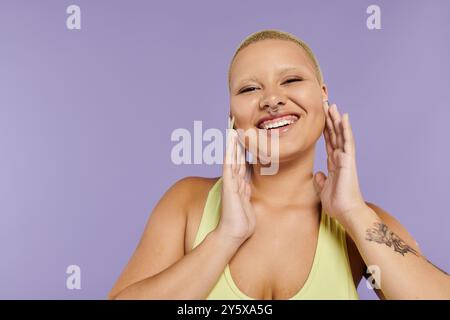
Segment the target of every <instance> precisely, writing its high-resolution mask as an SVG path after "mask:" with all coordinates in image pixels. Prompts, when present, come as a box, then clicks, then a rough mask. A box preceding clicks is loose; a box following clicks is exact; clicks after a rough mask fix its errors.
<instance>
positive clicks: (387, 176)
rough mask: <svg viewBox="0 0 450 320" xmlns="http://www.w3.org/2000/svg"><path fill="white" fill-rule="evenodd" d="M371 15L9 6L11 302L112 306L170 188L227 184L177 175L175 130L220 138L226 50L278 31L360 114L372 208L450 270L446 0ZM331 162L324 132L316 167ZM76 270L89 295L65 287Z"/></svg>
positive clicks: (0, 151)
mask: <svg viewBox="0 0 450 320" xmlns="http://www.w3.org/2000/svg"><path fill="white" fill-rule="evenodd" d="M72 4H76V5H77V6H78V7H79V8H80V10H81V25H80V26H81V29H73V30H70V29H68V28H67V25H66V20H67V18H68V17H69V14H68V13H66V10H67V8H68V7H69V6H70V5H72ZM372 4H374V3H373V1H362V0H352V1H350V0H348V1H298V0H295V1H276V2H274V1H262V0H257V1H254V0H251V1H244V2H243V1H206V0H202V1H199V0H197V1H194V0H193V1H158V2H157V1H106V0H104V1H100V0H98V1H82V0H77V1H62V0H54V1H31V0H30V1H17V0H14V1H12V0H11V1H5V0H2V1H1V2H0V40H1V50H0V219H1V220H0V252H1V253H2V256H1V259H0V298H3V299H12V298H18V299H31V298H36V299H47V298H54V299H104V298H106V296H107V293H108V292H109V290H110V289H111V287H112V285H113V284H114V282H115V281H116V279H117V277H118V276H119V274H120V272H121V271H122V270H123V267H124V266H125V264H126V263H127V261H128V259H129V258H130V255H131V254H132V252H133V251H134V249H135V247H136V245H137V243H138V241H139V239H140V236H141V234H142V231H143V230H144V226H145V223H146V221H147V219H148V217H149V214H150V213H151V211H152V209H153V207H154V206H155V204H156V202H157V201H158V200H159V198H160V197H161V196H162V194H163V193H164V192H165V191H166V190H167V188H168V187H169V186H170V185H172V184H173V183H174V182H175V181H176V180H178V179H180V178H182V177H185V176H192V175H199V176H209V177H214V176H218V175H220V173H221V166H220V165H205V164H200V165H180V166H177V165H175V164H174V163H173V162H172V160H171V157H170V154H171V150H172V148H173V146H174V145H175V144H176V143H175V142H172V141H171V139H170V137H171V133H172V132H173V131H174V130H175V129H177V128H186V129H188V130H189V131H190V132H193V124H194V121H195V120H201V121H202V123H203V129H204V130H205V129H208V128H219V129H221V130H225V128H226V125H227V114H228V107H229V99H228V89H227V68H228V64H229V62H230V59H231V56H232V54H233V52H234V50H235V48H236V47H237V45H238V44H239V42H240V41H241V40H242V39H243V38H244V37H245V36H247V35H249V34H250V33H253V32H255V31H259V30H262V29H272V28H275V29H280V30H285V31H288V32H291V33H293V34H295V35H297V36H298V37H300V38H301V39H303V40H305V41H306V42H307V43H308V44H310V45H311V47H312V49H313V50H314V51H315V53H316V54H317V57H318V59H319V62H320V63H321V67H322V69H323V73H324V77H325V82H326V84H327V85H328V88H329V92H330V102H332V103H337V104H338V106H339V107H340V108H341V110H342V111H343V112H348V113H349V114H350V120H351V121H352V125H353V129H354V134H355V139H356V153H357V165H358V170H359V177H360V184H361V188H362V192H363V195H364V197H365V200H366V201H369V202H373V203H376V204H377V205H379V206H381V207H382V208H383V209H385V210H387V211H388V212H390V213H391V214H392V215H394V216H395V217H396V218H397V219H399V220H400V221H401V222H402V223H403V225H404V226H405V227H406V228H407V229H408V230H409V231H410V233H411V234H412V235H413V237H415V239H416V240H417V241H418V243H419V245H420V247H421V249H422V251H423V253H424V254H425V255H426V256H427V257H428V258H429V259H430V260H431V261H432V262H433V263H435V264H436V265H438V266H440V267H441V268H443V269H446V270H448V269H450V256H449V255H448V244H449V243H450V232H449V231H448V230H449V225H450V214H449V213H450V212H449V207H448V206H449V204H448V199H449V198H450V191H449V190H450V189H449V181H450V168H449V163H450V143H449V137H450V126H449V125H448V121H449V120H448V119H449V118H450V90H448V87H449V84H450V58H449V57H450V36H449V29H450V28H449V24H450V2H449V1H433V2H428V1H376V3H375V4H376V5H378V6H379V8H380V10H381V11H380V12H381V29H370V28H368V27H367V24H366V20H367V19H368V17H369V16H370V14H368V13H367V12H366V10H367V8H368V7H369V6H370V5H372ZM325 154H326V153H325V148H324V141H323V138H322V137H321V138H320V140H319V142H318V144H317V157H316V168H315V170H325V169H326V162H325V160H326V156H325ZM71 265H76V266H79V267H80V270H81V289H73V290H69V289H68V288H67V287H66V280H67V278H68V277H69V274H67V273H66V270H67V268H68V267H69V266H71ZM358 291H359V293H360V296H361V298H363V299H373V298H375V295H374V293H373V292H372V291H370V290H368V289H367V288H366V285H365V283H364V282H362V283H361V285H360V286H359V290H358Z"/></svg>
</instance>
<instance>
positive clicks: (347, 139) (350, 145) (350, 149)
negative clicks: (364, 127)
mask: <svg viewBox="0 0 450 320" xmlns="http://www.w3.org/2000/svg"><path fill="white" fill-rule="evenodd" d="M342 127H343V131H344V152H345V153H347V154H350V155H354V154H355V148H354V146H355V141H354V140H353V133H352V128H351V126H350V119H349V116H348V113H345V114H344V116H343V121H342Z"/></svg>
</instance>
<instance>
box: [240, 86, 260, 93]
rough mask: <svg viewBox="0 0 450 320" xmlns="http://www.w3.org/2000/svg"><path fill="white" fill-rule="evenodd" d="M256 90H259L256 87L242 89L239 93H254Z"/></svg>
mask: <svg viewBox="0 0 450 320" xmlns="http://www.w3.org/2000/svg"><path fill="white" fill-rule="evenodd" d="M255 89H257V88H256V87H247V88H244V89H241V90H240V91H239V93H244V92H250V91H254V90H255Z"/></svg>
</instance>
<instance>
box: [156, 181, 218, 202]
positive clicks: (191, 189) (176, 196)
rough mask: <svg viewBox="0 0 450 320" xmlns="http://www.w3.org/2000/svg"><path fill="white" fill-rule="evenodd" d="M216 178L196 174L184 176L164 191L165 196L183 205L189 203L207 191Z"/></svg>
mask: <svg viewBox="0 0 450 320" xmlns="http://www.w3.org/2000/svg"><path fill="white" fill-rule="evenodd" d="M219 178H220V177H217V178H205V177H197V176H189V177H184V178H182V179H179V180H178V181H176V182H175V183H174V184H173V185H172V186H171V187H170V188H169V189H168V190H167V192H166V194H165V196H166V197H168V198H171V200H175V201H176V202H178V203H182V204H183V205H189V204H190V203H192V202H193V201H195V200H197V199H198V197H199V196H201V195H202V194H204V193H205V192H208V191H209V189H211V188H212V186H213V185H214V184H215V183H216V182H217V180H218V179H219Z"/></svg>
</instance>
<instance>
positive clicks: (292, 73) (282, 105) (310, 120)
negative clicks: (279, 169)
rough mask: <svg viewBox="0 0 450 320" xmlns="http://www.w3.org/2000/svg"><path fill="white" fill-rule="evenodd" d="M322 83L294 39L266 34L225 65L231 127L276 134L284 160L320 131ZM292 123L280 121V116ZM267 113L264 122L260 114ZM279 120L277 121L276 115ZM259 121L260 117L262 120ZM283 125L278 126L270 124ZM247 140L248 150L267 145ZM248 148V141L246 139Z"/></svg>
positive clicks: (324, 93) (311, 142) (306, 145)
mask: <svg viewBox="0 0 450 320" xmlns="http://www.w3.org/2000/svg"><path fill="white" fill-rule="evenodd" d="M327 97H328V95H327V88H326V86H325V85H322V86H321V85H320V84H319V81H318V80H317V77H316V74H315V71H314V67H313V63H312V61H311V60H310V59H309V57H308V56H307V54H306V52H305V51H304V50H303V49H302V48H301V47H300V46H299V45H297V44H296V43H294V42H291V41H287V40H278V39H277V40H272V39H270V40H269V39H266V40H262V41H259V42H256V43H252V44H251V45H249V46H248V47H246V48H244V49H242V50H241V51H240V52H239V53H238V54H237V55H236V57H235V60H234V61H233V64H232V66H231V70H230V104H231V106H230V107H231V114H232V115H233V116H234V117H235V127H236V129H243V130H244V131H247V130H253V131H257V129H261V130H264V131H262V132H263V133H265V134H266V136H267V139H268V140H267V145H268V146H270V143H271V140H270V139H271V138H270V137H271V135H270V133H271V132H273V131H271V130H277V132H278V133H279V160H280V161H283V160H289V159H292V158H294V157H296V156H298V155H300V154H301V153H303V152H304V150H307V149H309V148H311V147H313V146H314V145H315V143H316V141H317V139H319V137H320V135H321V134H322V131H323V128H324V124H325V115H324V111H323V101H324V100H327ZM284 115H286V117H284V119H286V120H288V121H290V122H292V121H294V122H293V123H292V124H289V125H286V123H290V122H280V121H279V120H280V117H281V116H284ZM267 118H269V122H264V121H263V120H264V119H267ZM276 119H278V120H276ZM261 121H263V122H262V123H261ZM283 124H285V125H286V126H284V127H279V128H278V129H276V128H272V127H273V126H279V125H283ZM255 144H259V143H258V142H255V141H253V142H252V141H250V145H251V148H250V150H259V151H258V152H263V154H266V152H267V150H268V149H270V148H268V147H266V146H265V144H264V143H262V144H261V145H260V146H259V147H258V146H255ZM246 149H249V141H246Z"/></svg>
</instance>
